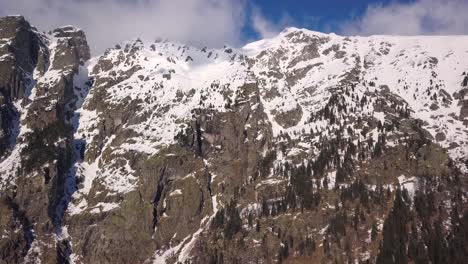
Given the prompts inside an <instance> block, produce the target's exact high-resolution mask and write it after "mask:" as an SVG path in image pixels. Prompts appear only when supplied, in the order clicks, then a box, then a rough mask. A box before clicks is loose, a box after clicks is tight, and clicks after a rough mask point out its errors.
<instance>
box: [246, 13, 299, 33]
mask: <svg viewBox="0 0 468 264" xmlns="http://www.w3.org/2000/svg"><path fill="white" fill-rule="evenodd" d="M250 20H251V27H252V29H253V30H255V31H256V32H257V34H258V35H259V36H260V37H261V38H271V37H274V36H276V35H278V33H279V32H281V31H282V30H283V29H284V28H285V27H287V26H290V25H292V24H294V21H293V19H292V17H291V16H290V15H289V14H287V13H283V15H282V16H281V19H280V20H279V21H277V22H273V21H270V20H268V19H267V18H266V17H265V16H264V15H263V14H262V12H261V10H260V9H259V8H258V7H256V6H253V8H252V15H251V19H250Z"/></svg>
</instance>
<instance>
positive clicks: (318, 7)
mask: <svg viewBox="0 0 468 264" xmlns="http://www.w3.org/2000/svg"><path fill="white" fill-rule="evenodd" d="M411 2H414V1H410V0H276V1H275V0H273V1H272V0H253V1H251V6H250V7H249V9H251V8H252V5H253V6H255V7H258V9H260V10H261V12H262V14H263V16H264V17H265V18H266V19H268V20H269V21H272V23H277V24H281V23H282V22H281V21H282V20H285V21H284V22H285V23H284V24H285V26H296V27H300V28H308V29H311V30H315V31H321V32H327V33H329V32H335V33H341V34H346V32H342V31H343V30H342V28H341V25H342V24H343V23H345V22H347V21H350V20H353V19H356V18H360V17H362V16H363V15H364V13H365V11H366V10H367V8H368V7H369V6H372V5H380V6H387V5H388V4H390V3H401V4H406V3H411ZM243 32H244V34H245V37H246V38H258V37H260V36H259V34H258V32H256V31H255V30H254V29H253V28H252V25H251V24H247V25H246V26H245V28H244V29H243Z"/></svg>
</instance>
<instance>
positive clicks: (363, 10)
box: [0, 0, 468, 54]
mask: <svg viewBox="0 0 468 264" xmlns="http://www.w3.org/2000/svg"><path fill="white" fill-rule="evenodd" d="M11 14H21V15H24V16H25V17H26V18H27V19H28V20H29V21H30V22H31V23H32V24H33V25H35V26H37V28H38V29H39V30H44V31H47V30H51V29H54V28H57V27H60V26H64V25H74V26H77V27H79V28H82V29H84V31H85V32H86V34H87V37H88V42H89V43H90V45H91V50H92V52H93V53H94V54H99V53H101V52H103V51H104V50H105V49H106V48H109V47H113V46H114V45H115V44H116V43H120V42H122V41H125V40H131V39H135V38H137V37H138V38H141V39H143V40H144V41H145V40H147V41H154V39H155V38H166V39H169V40H172V41H179V42H183V43H186V44H191V45H195V46H208V47H213V48H217V47H223V46H224V45H230V46H234V47H241V46H242V45H244V44H246V43H247V42H250V41H254V40H258V39H261V38H270V37H274V36H275V35H276V34H278V33H279V32H281V31H282V30H283V29H284V28H285V27H287V26H295V27H303V28H308V29H311V30H315V31H322V32H335V33H337V34H341V35H364V36H368V35H373V34H386V35H447V34H468V26H467V25H468V16H467V14H468V0H0V16H4V15H11Z"/></svg>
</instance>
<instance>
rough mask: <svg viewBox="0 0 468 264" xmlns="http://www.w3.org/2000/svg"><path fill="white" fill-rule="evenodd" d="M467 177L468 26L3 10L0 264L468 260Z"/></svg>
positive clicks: (0, 42) (0, 36) (0, 25)
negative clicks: (113, 37) (286, 24)
mask: <svg viewBox="0 0 468 264" xmlns="http://www.w3.org/2000/svg"><path fill="white" fill-rule="evenodd" d="M467 187H468V36H417V37H400V36H370V37H345V36H338V35H335V34H323V33H319V32H314V31H309V30H305V29H298V28H287V29H285V30H284V31H283V32H281V33H280V34H279V35H278V36H276V37H274V38H271V39H264V40H260V41H257V42H253V43H250V44H247V45H246V46H244V47H242V48H232V47H225V48H223V49H209V48H200V47H192V46H188V45H184V44H181V43H176V42H171V41H167V40H156V41H149V42H148V41H145V42H143V41H142V40H140V39H137V40H135V41H131V42H125V43H120V44H118V45H115V47H113V48H110V49H108V50H107V51H106V52H105V53H104V54H101V55H99V56H96V57H91V55H90V50H89V46H88V43H87V40H86V36H85V32H83V31H82V30H80V29H77V28H75V27H72V26H66V27H62V28H58V29H55V30H53V31H51V32H48V33H46V32H44V33H41V32H40V31H38V30H37V29H36V28H34V27H33V26H31V25H30V24H29V23H28V22H27V21H26V20H25V19H24V18H23V17H21V16H8V17H3V18H0V263H213V264H215V263H216V264H218V263H415V264H416V263H434V264H435V263H467V261H468V243H467V241H468V196H467V195H468V194H467V191H468V188H467Z"/></svg>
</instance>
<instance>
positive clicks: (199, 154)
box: [195, 121, 203, 157]
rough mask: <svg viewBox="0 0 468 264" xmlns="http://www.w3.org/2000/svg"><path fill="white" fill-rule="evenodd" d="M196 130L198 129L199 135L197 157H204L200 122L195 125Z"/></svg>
mask: <svg viewBox="0 0 468 264" xmlns="http://www.w3.org/2000/svg"><path fill="white" fill-rule="evenodd" d="M195 129H196V134H197V155H198V156H200V157H201V156H202V154H203V153H202V144H203V142H202V132H201V126H200V123H198V121H197V122H196V123H195Z"/></svg>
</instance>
